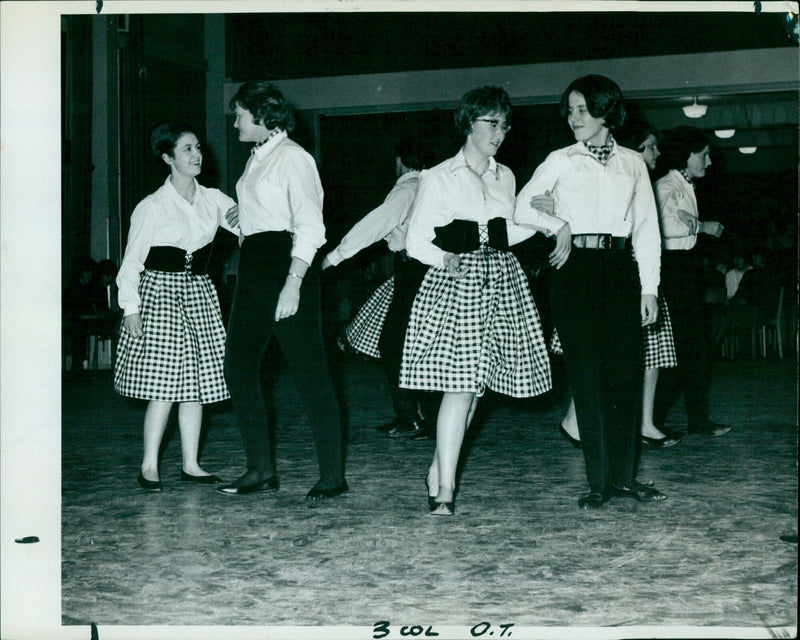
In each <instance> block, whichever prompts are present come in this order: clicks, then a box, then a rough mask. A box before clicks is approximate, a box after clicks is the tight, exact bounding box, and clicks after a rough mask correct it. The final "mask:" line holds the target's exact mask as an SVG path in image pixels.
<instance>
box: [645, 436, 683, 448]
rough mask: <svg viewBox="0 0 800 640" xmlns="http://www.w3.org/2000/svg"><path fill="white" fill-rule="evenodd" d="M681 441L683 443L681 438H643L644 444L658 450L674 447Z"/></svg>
mask: <svg viewBox="0 0 800 640" xmlns="http://www.w3.org/2000/svg"><path fill="white" fill-rule="evenodd" d="M680 441H681V439H680V438H670V437H667V436H664V437H663V438H648V437H647V436H642V444H646V445H649V446H651V447H655V448H656V449H665V448H666V447H674V446H675V445H676V444H678V443H679V442H680Z"/></svg>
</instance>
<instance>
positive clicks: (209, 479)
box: [181, 469, 222, 484]
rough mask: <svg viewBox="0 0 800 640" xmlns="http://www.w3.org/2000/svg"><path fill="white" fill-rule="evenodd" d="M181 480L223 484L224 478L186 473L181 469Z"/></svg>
mask: <svg viewBox="0 0 800 640" xmlns="http://www.w3.org/2000/svg"><path fill="white" fill-rule="evenodd" d="M181 480H182V481H183V482H196V483H197V484H222V478H220V477H219V476H214V475H208V476H193V475H192V474H191V473H186V472H185V471H184V470H183V469H181Z"/></svg>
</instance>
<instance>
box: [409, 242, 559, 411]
mask: <svg viewBox="0 0 800 640" xmlns="http://www.w3.org/2000/svg"><path fill="white" fill-rule="evenodd" d="M461 264H462V265H464V266H466V267H468V271H467V275H466V276H464V277H463V278H459V279H456V278H452V277H451V276H450V275H448V273H447V271H446V270H445V269H444V268H442V267H431V268H430V269H429V270H428V272H427V274H426V275H425V279H424V280H423V282H422V286H421V287H420V289H419V292H418V293H417V297H416V298H415V300H414V306H413V308H412V311H411V320H410V322H409V325H408V330H407V332H406V341H405V347H404V349H403V364H402V368H401V371H400V386H401V387H404V388H408V389H421V390H426V391H445V392H471V393H475V394H476V395H477V396H482V395H483V394H484V393H485V391H486V388H487V387H488V388H489V389H492V390H494V391H497V392H499V393H503V394H505V395H508V396H512V397H518V398H520V397H531V396H537V395H540V394H542V393H545V392H546V391H548V390H549V389H550V388H551V377H550V360H549V358H548V355H547V347H546V345H545V343H544V338H543V336H542V327H541V322H540V320H539V312H538V310H537V308H536V303H535V302H534V301H533V297H532V296H531V292H530V288H529V286H528V281H527V279H526V278H525V274H524V272H523V271H522V268H521V267H520V266H519V262H518V261H517V259H516V257H514V256H513V255H512V254H511V253H508V252H505V251H498V250H495V249H492V248H489V247H483V248H481V249H478V250H476V251H473V252H470V253H466V254H461Z"/></svg>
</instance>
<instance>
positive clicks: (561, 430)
mask: <svg viewBox="0 0 800 640" xmlns="http://www.w3.org/2000/svg"><path fill="white" fill-rule="evenodd" d="M558 432H559V433H560V434H561V435H562V436H564V437H565V438H566V439H567V440H569V441H570V444H572V446H573V447H575V448H576V449H580V448H581V441H580V440H577V439H575V438H573V437H572V436H571V435H569V434H568V433H567V430H566V429H565V428H564V427H563V426H562V425H558Z"/></svg>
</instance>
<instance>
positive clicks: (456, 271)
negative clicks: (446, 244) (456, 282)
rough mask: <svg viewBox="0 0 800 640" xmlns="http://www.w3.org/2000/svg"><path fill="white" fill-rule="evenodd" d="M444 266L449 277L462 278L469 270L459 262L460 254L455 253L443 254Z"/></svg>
mask: <svg viewBox="0 0 800 640" xmlns="http://www.w3.org/2000/svg"><path fill="white" fill-rule="evenodd" d="M444 268H445V269H446V270H447V273H448V274H449V275H450V276H451V277H453V278H456V279H460V278H463V277H464V276H465V275H467V272H468V271H469V267H468V266H466V265H462V264H461V256H459V255H457V254H455V253H446V254H444Z"/></svg>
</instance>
